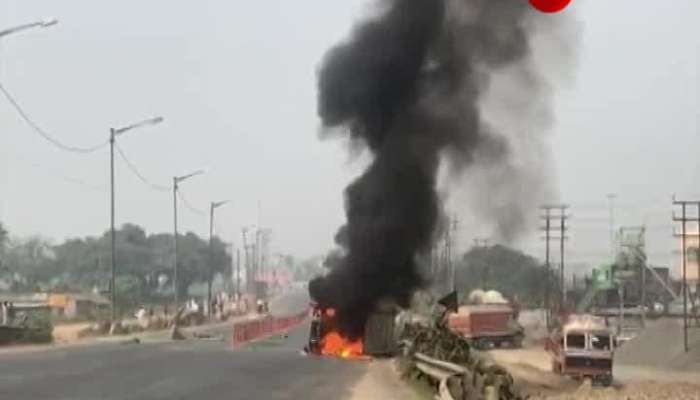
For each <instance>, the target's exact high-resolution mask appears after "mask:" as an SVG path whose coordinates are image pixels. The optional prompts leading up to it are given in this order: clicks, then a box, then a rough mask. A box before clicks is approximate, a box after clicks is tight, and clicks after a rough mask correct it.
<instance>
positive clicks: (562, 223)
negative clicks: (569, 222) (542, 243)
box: [559, 204, 569, 306]
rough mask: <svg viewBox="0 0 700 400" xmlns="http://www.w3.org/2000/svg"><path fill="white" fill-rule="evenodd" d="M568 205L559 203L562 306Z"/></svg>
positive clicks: (563, 301) (564, 302)
mask: <svg viewBox="0 0 700 400" xmlns="http://www.w3.org/2000/svg"><path fill="white" fill-rule="evenodd" d="M568 207H569V206H566V205H563V204H562V205H561V206H560V208H559V210H560V214H559V221H560V224H559V232H560V233H561V235H560V237H559V255H560V260H561V265H560V266H559V287H560V288H561V296H562V306H566V283H565V279H564V271H565V269H564V240H566V224H565V221H566V218H567V217H566V209H567V208H568Z"/></svg>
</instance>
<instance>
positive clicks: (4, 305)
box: [0, 301, 7, 325]
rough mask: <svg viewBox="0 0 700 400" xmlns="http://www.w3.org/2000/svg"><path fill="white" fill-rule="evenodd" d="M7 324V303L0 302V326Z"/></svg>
mask: <svg viewBox="0 0 700 400" xmlns="http://www.w3.org/2000/svg"><path fill="white" fill-rule="evenodd" d="M6 324H7V302H6V301H3V302H2V320H0V325H6Z"/></svg>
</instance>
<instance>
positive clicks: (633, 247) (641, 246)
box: [616, 225, 647, 326]
mask: <svg viewBox="0 0 700 400" xmlns="http://www.w3.org/2000/svg"><path fill="white" fill-rule="evenodd" d="M645 232H646V227H645V226H643V225H642V226H621V227H620V234H619V235H620V248H621V253H622V249H626V250H625V252H626V253H627V254H629V255H631V256H632V257H633V260H634V263H638V264H639V272H640V273H641V276H640V277H639V279H638V281H637V283H638V288H639V294H640V298H639V300H640V306H641V307H640V309H641V313H642V326H644V325H645V324H646V315H645V312H644V306H645V303H646V274H647V271H646V270H647V266H646V263H647V257H646V251H645V239H644V235H645ZM622 267H623V265H617V269H616V271H618V272H616V274H617V275H619V277H616V280H617V284H618V285H619V286H620V288H621V290H622V292H620V293H623V292H624V289H625V287H626V286H627V281H629V280H632V279H634V278H633V277H631V276H628V275H625V273H624V272H620V271H622ZM627 274H629V272H627ZM620 302H621V303H622V295H620ZM619 320H620V324H619V325H620V326H621V325H622V322H623V321H624V308H623V307H620V315H619Z"/></svg>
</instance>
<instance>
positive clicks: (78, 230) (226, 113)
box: [0, 0, 700, 263]
mask: <svg viewBox="0 0 700 400" xmlns="http://www.w3.org/2000/svg"><path fill="white" fill-rule="evenodd" d="M512 1H525V0H512ZM238 4H243V3H239V2H225V1H197V2H193V1H188V2H185V1H173V0H151V1H143V0H140V1H139V0H122V1H119V2H101V1H100V2H98V1H89V0H62V1H58V0H0V29H3V28H4V27H9V26H13V25H17V24H20V23H24V22H29V21H33V20H36V19H38V18H41V17H43V16H55V17H57V18H59V19H60V21H61V22H60V24H59V25H57V26H54V27H51V28H49V29H46V30H42V29H39V30H33V31H28V32H25V33H22V34H17V35H12V36H8V37H5V38H3V39H0V82H2V83H3V85H4V86H5V87H6V88H7V89H8V90H10V91H11V92H12V93H13V94H14V95H15V96H16V98H17V99H18V101H20V102H21V104H22V105H23V106H24V108H25V109H26V111H27V112H28V113H29V114H30V115H31V116H32V118H33V119H34V120H35V121H36V122H37V123H38V124H39V125H41V126H42V127H43V128H44V129H45V130H46V131H48V132H50V133H51V134H52V135H53V136H55V137H56V138H58V139H60V140H62V141H63V142H65V143H67V144H70V145H74V146H90V145H93V144H96V143H100V142H102V141H105V140H106V139H107V137H108V130H109V128H110V127H119V126H122V125H125V124H128V123H130V122H134V121H136V120H139V119H143V118H146V117H150V116H155V115H162V116H163V117H164V118H165V122H164V123H163V124H161V125H159V126H157V127H153V128H145V129H142V130H138V131H132V132H128V133H127V134H125V135H124V136H123V137H120V138H119V140H118V141H119V143H120V146H121V147H122V149H123V150H124V151H125V152H126V154H127V155H128V157H129V158H130V159H131V161H132V162H133V163H134V164H135V165H136V166H137V167H138V169H139V170H140V171H141V173H143V174H144V175H145V176H146V177H147V178H148V179H149V180H151V181H152V182H153V183H156V184H158V185H166V186H167V185H170V183H171V181H172V176H173V175H175V174H183V173H187V172H189V171H191V170H194V169H198V168H201V167H207V168H208V170H209V173H208V174H207V175H205V176H200V177H196V178H193V179H192V180H191V181H187V182H185V183H183V184H182V193H183V195H184V196H185V197H186V198H187V200H188V201H189V203H191V205H193V206H194V207H196V208H198V209H200V210H206V209H207V207H208V204H209V202H210V201H213V200H221V199H230V200H232V203H231V204H230V205H229V206H226V207H224V208H221V209H219V210H218V211H217V224H216V225H217V229H218V233H220V234H221V235H222V236H223V237H224V239H225V240H232V241H234V242H235V243H236V244H240V242H241V240H240V237H241V234H240V231H241V227H242V226H244V225H249V224H253V223H256V222H257V219H258V206H257V204H258V201H260V205H261V206H260V219H261V223H262V225H263V226H265V227H270V228H272V229H273V243H274V247H275V249H276V251H282V252H291V253H294V254H296V255H299V256H307V255H311V254H316V253H321V252H324V251H326V250H327V249H328V248H329V247H330V245H331V243H332V236H333V235H334V233H335V231H336V229H337V227H338V226H339V225H340V224H341V223H342V221H343V220H344V217H343V209H342V204H343V199H342V189H343V188H344V186H345V185H346V184H347V183H348V182H349V181H350V180H351V179H352V177H353V176H355V175H356V174H357V173H358V172H359V171H360V170H361V167H362V165H360V164H359V163H353V162H351V160H350V158H349V157H348V156H347V154H346V151H345V148H344V145H343V144H342V143H339V142H333V141H324V142H321V141H319V140H318V135H317V131H318V124H319V122H318V119H317V117H316V85H315V72H316V68H317V67H318V65H319V62H320V60H321V58H322V56H323V54H324V52H325V50H326V49H327V48H328V47H329V46H331V45H332V44H333V43H335V42H336V41H338V40H340V39H341V38H343V37H344V36H345V35H346V33H347V32H348V30H349V28H350V26H351V25H352V23H353V21H355V20H356V19H357V18H358V17H359V16H361V15H362V14H363V13H365V12H366V11H367V7H368V4H371V3H370V2H368V1H366V0H352V1H349V0H348V1H320V0H302V1H296V2H292V1H288V0H272V1H263V2H257V1H256V2H245V5H238ZM574 11H575V12H576V18H577V19H578V20H579V21H580V24H581V29H582V36H581V42H580V48H579V50H578V52H579V56H578V65H577V69H576V71H573V72H574V75H575V79H574V81H573V82H572V83H570V84H569V85H568V86H564V87H561V88H554V89H555V91H556V93H557V94H556V109H555V112H556V119H557V122H556V124H555V126H554V128H553V131H552V133H551V144H552V151H553V153H554V154H555V160H556V165H553V168H554V169H555V175H556V176H558V180H559V182H558V187H559V189H560V198H561V199H562V200H564V201H566V202H567V203H569V204H570V205H571V206H572V208H571V212H572V214H573V219H572V220H571V227H572V231H571V240H570V241H569V246H570V249H571V251H570V252H569V260H571V261H581V262H587V263H598V262H599V261H602V260H603V259H604V258H605V257H606V255H607V254H609V248H610V247H609V246H610V245H609V222H608V202H607V198H606V195H607V193H611V192H614V193H616V194H617V195H618V198H617V200H616V203H617V205H616V213H615V215H616V216H615V219H616V222H617V224H618V225H620V224H632V225H638V224H642V223H646V224H647V226H648V230H649V234H648V236H647V241H648V246H649V249H650V258H651V259H652V261H654V262H657V263H669V262H672V260H673V255H672V250H673V249H674V241H673V240H672V239H671V230H672V223H671V210H672V208H671V204H670V201H671V195H672V194H673V193H677V194H678V195H679V197H690V196H696V197H700V187H699V185H700V161H698V160H700V156H698V149H700V134H699V132H698V120H699V119H700V117H699V116H698V97H699V96H698V93H700V80H699V79H698V67H699V61H698V60H699V58H700V56H699V53H700V50H699V46H700V43H699V40H700V39H699V38H700V28H699V27H698V25H697V21H698V20H699V18H700V2H698V1H697V0H673V1H658V0H616V1H605V0H574V2H573V5H572V7H571V10H570V11H567V12H574ZM552 18H557V16H553V17H552ZM117 165H118V167H117V221H118V222H119V223H120V224H121V223H124V222H134V223H138V224H140V225H142V226H144V227H145V228H146V229H147V230H148V231H149V232H154V231H170V230H171V229H172V194H171V193H169V192H168V191H165V192H163V191H158V190H154V189H153V188H150V187H148V186H146V185H144V184H142V183H141V182H140V181H139V180H138V179H137V178H136V177H135V176H134V175H133V174H132V173H131V172H130V171H129V170H128V169H127V167H126V165H125V164H124V162H122V161H121V160H120V159H117ZM108 167H109V155H108V149H107V148H104V149H102V150H100V151H98V152H95V153H92V154H89V155H81V154H71V153H67V152H64V151H61V150H58V149H56V148H54V147H52V146H51V145H50V144H49V143H47V142H46V141H44V140H43V139H41V138H40V137H39V136H38V135H36V134H35V133H34V132H33V131H32V130H31V129H30V128H29V127H28V126H27V125H26V124H25V123H23V121H22V120H21V119H20V118H19V117H18V115H17V114H16V113H15V112H14V110H13V109H12V108H11V107H10V105H9V104H8V103H7V102H6V101H5V100H4V99H3V98H0V220H1V221H3V223H5V224H6V225H7V226H8V228H9V229H10V230H11V231H12V233H14V234H16V235H30V234H41V235H43V236H45V237H48V238H50V239H52V240H54V241H58V240H62V239H64V238H66V237H71V236H83V235H91V234H99V233H101V232H102V231H103V230H105V229H106V228H107V227H108V224H109V213H108V212H109V208H108V206H109V197H108V196H109V191H108V184H109V181H108V178H109V175H108V174H109V168H108ZM75 180H78V181H79V182H80V183H76V182H75ZM464 208H465V209H459V210H456V211H458V212H459V213H460V214H461V215H464V218H463V220H464V223H463V224H462V229H461V230H460V246H461V247H462V248H466V247H467V246H468V245H469V243H470V242H471V239H472V238H473V236H474V235H482V234H488V229H483V228H480V226H479V222H478V221H476V220H474V219H473V218H470V217H469V210H468V206H464ZM533 213H535V214H536V213H537V210H533ZM180 216H181V223H180V226H181V230H183V231H184V230H193V231H195V232H197V233H199V234H202V235H204V234H206V232H207V229H208V219H207V216H206V215H201V214H199V213H197V212H193V211H192V210H190V209H188V208H187V207H186V206H185V205H181V207H180ZM532 228H533V235H532V237H531V238H529V239H528V238H526V239H525V240H524V241H523V242H522V243H521V246H522V248H523V249H525V250H527V251H528V252H531V253H532V254H534V255H537V256H541V255H542V253H543V250H542V248H543V245H542V243H541V242H540V241H539V240H538V234H537V233H536V232H535V230H536V228H537V227H536V226H533V227H532Z"/></svg>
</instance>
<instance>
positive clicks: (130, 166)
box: [114, 143, 170, 192]
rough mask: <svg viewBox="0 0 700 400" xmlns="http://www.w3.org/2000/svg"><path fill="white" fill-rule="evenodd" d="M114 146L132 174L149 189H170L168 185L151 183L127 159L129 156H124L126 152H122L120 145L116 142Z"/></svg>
mask: <svg viewBox="0 0 700 400" xmlns="http://www.w3.org/2000/svg"><path fill="white" fill-rule="evenodd" d="M114 147H116V149H117V152H118V153H119V157H121V159H122V160H124V163H126V165H127V166H128V167H129V169H130V170H131V172H133V173H134V175H136V177H137V178H139V180H140V181H141V182H143V184H144V185H146V186H149V187H150V188H151V189H153V190H157V191H159V192H169V191H170V187H169V186H164V185H158V184H156V183H153V182H151V181H149V180H148V179H146V177H145V176H144V175H143V174H142V173H141V172H139V170H138V168H136V166H135V165H134V163H132V162H131V161H130V160H129V158H128V157H127V156H126V154H124V151H123V150H122V149H121V147H119V145H117V144H116V143H115V144H114Z"/></svg>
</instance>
